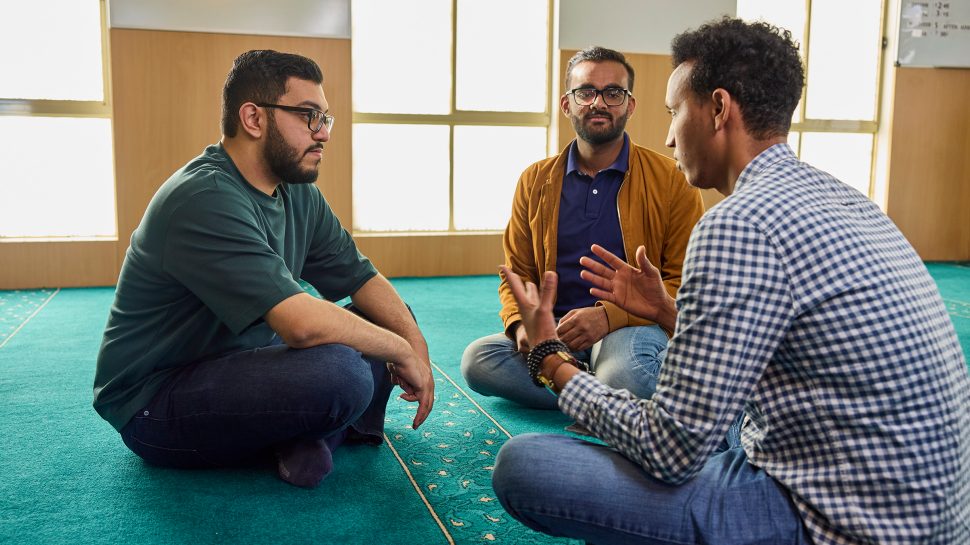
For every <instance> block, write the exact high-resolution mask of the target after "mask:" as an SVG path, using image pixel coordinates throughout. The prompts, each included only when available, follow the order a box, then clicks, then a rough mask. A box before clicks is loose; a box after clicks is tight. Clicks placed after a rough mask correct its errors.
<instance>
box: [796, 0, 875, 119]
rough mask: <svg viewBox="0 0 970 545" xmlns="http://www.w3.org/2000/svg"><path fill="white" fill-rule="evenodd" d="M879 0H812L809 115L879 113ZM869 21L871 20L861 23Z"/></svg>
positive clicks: (856, 116)
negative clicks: (847, 0)
mask: <svg viewBox="0 0 970 545" xmlns="http://www.w3.org/2000/svg"><path fill="white" fill-rule="evenodd" d="M881 10H882V2H881V1H880V0H852V9H851V10H849V9H847V7H846V3H845V2H844V1H841V0H812V25H811V33H810V36H811V43H810V44H809V50H808V77H809V80H810V81H811V85H810V86H809V87H808V90H807V92H806V100H807V101H808V102H807V103H806V105H805V117H806V118H808V119H861V120H866V121H873V120H875V118H876V83H877V77H876V76H877V72H878V68H879V63H878V62H876V60H877V59H879V47H880V39H879V37H880V35H881V34H882V28H881V27H880V25H879V24H878V21H879V20H880V13H881ZM861 21H870V22H872V23H871V24H860V22H861Z"/></svg>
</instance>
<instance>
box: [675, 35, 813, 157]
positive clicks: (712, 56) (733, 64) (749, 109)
mask: <svg viewBox="0 0 970 545" xmlns="http://www.w3.org/2000/svg"><path fill="white" fill-rule="evenodd" d="M671 50H672V52H673V65H674V67H675V68H676V67H677V66H680V65H681V64H682V63H685V62H691V63H693V70H692V71H691V75H690V89H691V90H692V91H693V92H694V93H696V94H697V95H699V96H710V94H711V93H712V92H713V91H714V90H715V89H717V88H722V89H725V90H727V92H729V93H731V96H732V97H733V98H734V100H736V101H737V102H738V105H739V106H740V109H741V118H742V119H743V120H744V124H745V126H746V127H747V129H748V132H750V133H751V135H752V136H753V137H755V138H757V139H759V140H762V139H766V138H772V137H775V136H785V135H787V134H788V130H789V129H790V128H791V117H792V112H794V111H795V107H796V106H797V105H798V100H799V99H800V98H801V96H802V85H803V84H804V82H805V75H804V71H803V69H802V60H801V57H799V55H798V44H796V43H794V42H793V41H792V39H791V32H789V31H787V30H784V29H781V28H778V27H776V26H773V25H770V24H768V23H765V22H756V23H746V22H744V21H742V20H741V19H734V18H731V17H724V18H723V19H721V20H720V21H712V22H710V23H707V24H704V25H702V26H701V27H700V28H698V29H697V30H688V31H687V32H684V33H683V34H680V35H678V36H676V37H675V38H674V39H673V42H672V43H671Z"/></svg>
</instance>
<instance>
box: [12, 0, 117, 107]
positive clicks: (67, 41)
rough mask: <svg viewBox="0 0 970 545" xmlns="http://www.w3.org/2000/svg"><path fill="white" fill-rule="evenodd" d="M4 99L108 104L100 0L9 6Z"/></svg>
mask: <svg viewBox="0 0 970 545" xmlns="http://www.w3.org/2000/svg"><path fill="white" fill-rule="evenodd" d="M2 9H3V16H2V17H0V51H3V52H4V54H3V56H2V57H0V73H2V74H3V77H2V78H0V98H27V99H44V100H98V101H100V100H104V81H103V80H102V78H101V7H100V5H99V3H98V1H97V0H88V1H86V2H85V1H79V0H44V1H43V2H4V3H3V8H2Z"/></svg>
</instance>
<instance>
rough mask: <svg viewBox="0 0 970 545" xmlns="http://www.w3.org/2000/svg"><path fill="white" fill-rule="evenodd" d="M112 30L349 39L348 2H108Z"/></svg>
mask: <svg viewBox="0 0 970 545" xmlns="http://www.w3.org/2000/svg"><path fill="white" fill-rule="evenodd" d="M108 24H109V25H110V26H111V27H112V28H137V29H149V30H181V31H188V32H219V33H226V34H265V35H270V36H300V37H308V38H350V0H273V1H265V0H109V2H108Z"/></svg>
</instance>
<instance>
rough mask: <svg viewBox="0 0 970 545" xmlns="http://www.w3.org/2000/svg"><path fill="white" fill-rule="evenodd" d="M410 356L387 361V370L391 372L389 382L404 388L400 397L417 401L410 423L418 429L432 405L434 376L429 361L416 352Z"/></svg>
mask: <svg viewBox="0 0 970 545" xmlns="http://www.w3.org/2000/svg"><path fill="white" fill-rule="evenodd" d="M412 356H413V357H411V358H409V359H408V360H407V361H403V362H387V370H388V371H390V372H391V382H393V383H394V384H396V385H398V386H400V387H401V389H402V390H404V393H402V394H401V399H403V400H405V401H411V402H414V401H417V402H418V412H417V414H415V415H414V422H413V423H412V427H413V428H414V429H418V426H420V425H421V424H422V423H423V422H424V420H425V419H426V418H428V415H429V414H430V413H431V407H432V406H433V405H434V377H433V376H432V375H431V363H430V362H429V361H423V360H422V359H421V358H420V357H419V356H418V355H417V354H413V353H412Z"/></svg>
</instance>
